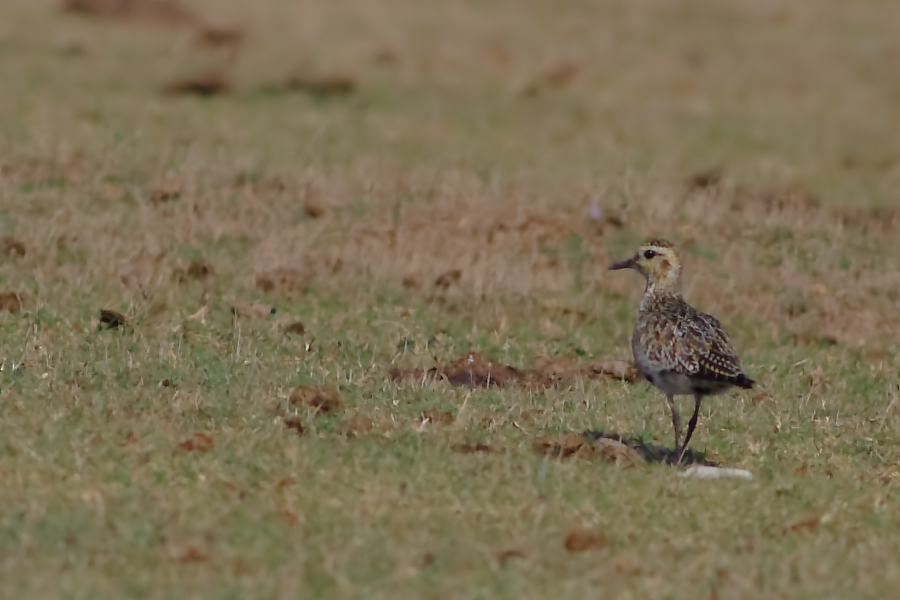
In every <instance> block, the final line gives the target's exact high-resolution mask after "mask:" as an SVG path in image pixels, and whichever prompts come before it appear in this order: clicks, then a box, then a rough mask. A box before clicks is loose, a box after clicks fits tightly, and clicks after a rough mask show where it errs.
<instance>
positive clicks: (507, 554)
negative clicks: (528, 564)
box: [494, 549, 525, 565]
mask: <svg viewBox="0 0 900 600" xmlns="http://www.w3.org/2000/svg"><path fill="white" fill-rule="evenodd" d="M494 556H495V557H496V558H497V562H498V563H500V564H501V565H505V564H506V563H508V562H509V561H511V560H512V559H514V558H525V553H524V552H522V551H521V550H515V549H512V550H501V551H499V552H497V553H496V554H494Z"/></svg>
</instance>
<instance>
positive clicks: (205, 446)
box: [178, 433, 216, 452]
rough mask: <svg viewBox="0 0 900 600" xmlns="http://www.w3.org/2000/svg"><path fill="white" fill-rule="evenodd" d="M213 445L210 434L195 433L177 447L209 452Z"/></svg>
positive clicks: (191, 450) (185, 449)
mask: <svg viewBox="0 0 900 600" xmlns="http://www.w3.org/2000/svg"><path fill="white" fill-rule="evenodd" d="M215 445H216V444H215V442H214V441H213V439H212V438H211V437H210V436H208V435H206V434H205V433H195V434H194V435H193V436H192V437H189V438H188V439H186V440H185V441H183V442H181V443H180V444H178V447H179V448H181V449H182V450H184V451H186V452H194V451H197V452H209V451H210V450H212V449H213V448H214V447H215Z"/></svg>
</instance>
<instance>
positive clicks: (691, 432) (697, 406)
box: [678, 394, 703, 463]
mask: <svg viewBox="0 0 900 600" xmlns="http://www.w3.org/2000/svg"><path fill="white" fill-rule="evenodd" d="M701 400H703V396H701V395H700V394H694V414H693V416H692V417H691V420H690V421H688V430H687V434H686V435H685V436H684V446H683V447H682V448H681V452H679V454H678V462H679V463H680V462H681V459H682V458H684V452H685V451H686V450H687V445H688V442H690V441H691V436H692V435H694V428H695V427H697V416H698V415H699V414H700V401H701Z"/></svg>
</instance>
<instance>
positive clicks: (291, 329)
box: [284, 321, 306, 335]
mask: <svg viewBox="0 0 900 600" xmlns="http://www.w3.org/2000/svg"><path fill="white" fill-rule="evenodd" d="M284 332H285V333H288V334H293V335H303V334H304V333H306V327H304V326H303V323H301V322H300V321H294V322H293V323H290V324H289V325H285V327H284Z"/></svg>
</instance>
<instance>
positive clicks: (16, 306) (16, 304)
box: [0, 292, 22, 313]
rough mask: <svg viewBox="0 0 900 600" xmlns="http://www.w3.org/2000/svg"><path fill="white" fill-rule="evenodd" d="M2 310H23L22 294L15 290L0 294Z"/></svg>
mask: <svg viewBox="0 0 900 600" xmlns="http://www.w3.org/2000/svg"><path fill="white" fill-rule="evenodd" d="M0 310H5V311H6V312H10V313H17V312H19V311H20V310H22V296H21V294H16V293H13V292H4V293H2V294H0Z"/></svg>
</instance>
